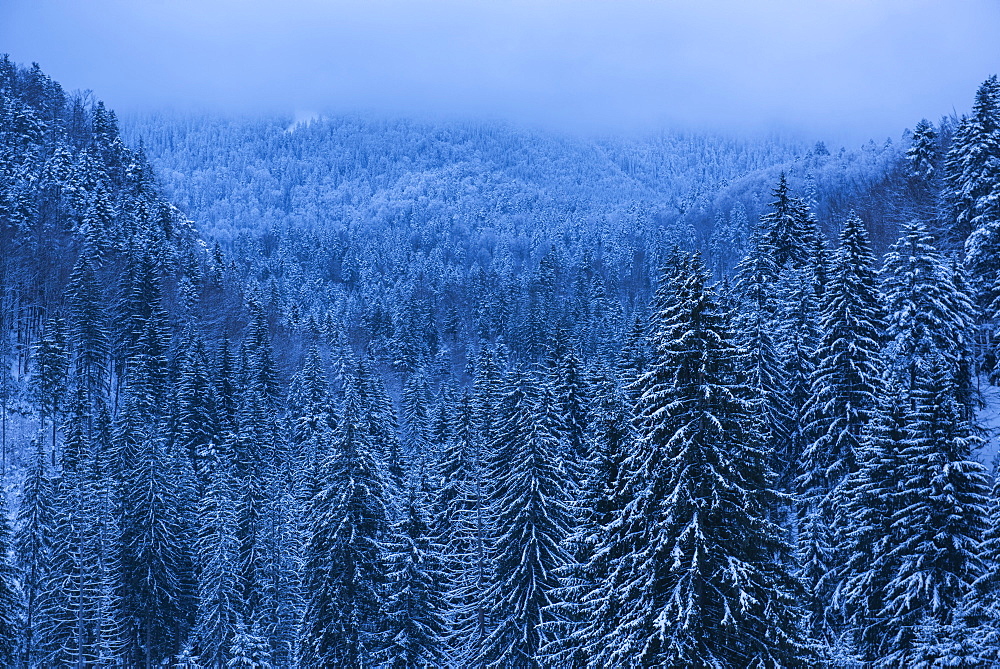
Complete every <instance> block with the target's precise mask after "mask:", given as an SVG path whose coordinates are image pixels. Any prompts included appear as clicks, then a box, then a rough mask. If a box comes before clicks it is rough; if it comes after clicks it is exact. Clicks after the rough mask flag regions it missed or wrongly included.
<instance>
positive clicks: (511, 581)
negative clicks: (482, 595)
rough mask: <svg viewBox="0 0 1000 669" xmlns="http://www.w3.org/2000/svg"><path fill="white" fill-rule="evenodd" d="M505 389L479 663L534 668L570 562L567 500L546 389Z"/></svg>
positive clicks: (514, 378)
mask: <svg viewBox="0 0 1000 669" xmlns="http://www.w3.org/2000/svg"><path fill="white" fill-rule="evenodd" d="M506 385H507V390H506V393H505V394H504V396H503V399H502V400H501V404H500V407H499V414H498V418H499V424H498V427H497V431H496V433H495V435H494V445H493V447H492V448H491V453H490V459H489V464H488V466H489V473H490V478H491V479H492V480H493V481H494V482H495V483H494V485H493V487H492V489H491V499H490V505H491V511H492V514H493V515H494V517H495V519H496V520H495V527H494V533H495V534H494V540H493V545H494V555H495V566H496V572H495V580H494V581H493V583H492V584H491V587H490V590H489V592H488V593H487V598H488V599H487V601H488V606H489V611H490V617H491V619H492V620H493V623H494V625H495V627H494V628H493V629H492V630H491V631H490V634H489V636H488V637H487V638H486V639H485V641H484V643H483V646H482V648H481V651H480V652H481V657H480V660H481V661H482V662H483V663H484V664H487V665H490V666H514V667H535V666H540V663H541V657H542V654H541V649H542V646H543V645H544V644H545V641H546V639H545V636H544V629H545V628H544V624H545V622H546V620H547V617H548V614H547V611H546V608H547V607H548V606H549V605H551V604H552V603H553V591H554V590H555V589H556V587H557V586H558V578H557V573H558V571H559V569H560V568H562V567H563V566H564V565H565V564H566V563H567V561H568V556H567V555H566V554H565V551H564V548H563V541H564V539H565V538H566V535H567V533H568V528H569V523H570V517H569V506H568V503H569V496H568V494H567V492H566V486H567V477H566V474H565V471H564V469H563V467H562V466H561V465H562V458H561V457H560V455H559V452H560V444H559V435H558V432H557V429H558V425H557V424H556V423H555V421H554V420H553V418H552V413H553V408H554V405H555V398H554V396H553V393H552V390H551V388H549V387H548V386H547V385H536V383H535V382H534V381H533V379H531V378H530V377H527V376H526V375H524V374H522V373H519V372H514V373H512V375H511V376H510V378H509V379H508V380H507V384H506Z"/></svg>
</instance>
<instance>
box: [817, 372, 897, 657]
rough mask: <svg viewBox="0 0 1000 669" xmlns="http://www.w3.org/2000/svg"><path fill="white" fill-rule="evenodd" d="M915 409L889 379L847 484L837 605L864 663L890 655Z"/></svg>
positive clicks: (883, 388) (883, 385) (879, 395)
mask: <svg viewBox="0 0 1000 669" xmlns="http://www.w3.org/2000/svg"><path fill="white" fill-rule="evenodd" d="M909 410H910V400H909V397H908V394H907V393H906V392H904V391H902V390H901V389H900V388H899V387H898V386H896V385H895V384H893V383H892V382H891V381H885V382H884V383H883V384H882V387H881V389H880V391H879V393H878V403H877V405H876V408H875V413H874V415H873V417H872V419H871V421H870V422H869V424H868V428H867V430H866V433H865V436H864V440H863V442H862V447H861V450H860V451H859V452H858V470H857V471H856V472H854V473H852V474H850V475H849V476H848V478H847V480H846V481H845V482H844V485H843V488H844V490H843V495H842V496H841V497H842V499H843V501H844V505H845V506H844V516H845V517H846V518H848V519H849V523H848V524H847V526H846V528H844V529H843V531H842V534H841V542H842V543H841V549H842V551H843V554H844V556H845V557H844V560H843V563H842V565H841V566H840V568H839V569H838V571H836V572H833V573H834V574H835V575H836V576H837V583H836V585H837V592H836V606H837V608H838V609H841V610H843V611H844V614H845V619H846V620H847V622H848V624H849V628H850V632H851V636H852V637H853V638H852V639H851V642H852V645H853V646H854V647H855V648H856V649H857V653H858V656H859V657H860V659H861V660H862V661H864V662H875V661H876V660H877V659H878V658H880V657H882V656H884V654H885V652H886V642H887V640H888V638H889V627H888V626H889V625H890V624H891V622H892V621H891V619H889V618H888V617H887V615H886V613H885V610H884V609H885V603H886V596H887V591H888V586H889V582H890V580H891V579H892V578H893V575H894V574H895V572H896V569H897V568H898V561H897V559H896V557H895V556H894V555H892V554H891V550H892V548H893V546H895V545H896V543H897V541H898V536H897V534H896V531H895V530H894V529H893V517H894V516H895V514H896V513H897V512H898V511H899V510H900V503H901V500H900V494H901V492H902V489H901V486H902V481H901V480H900V472H901V469H902V466H903V461H902V455H901V453H902V450H903V448H904V443H905V441H906V439H907V421H908V415H909Z"/></svg>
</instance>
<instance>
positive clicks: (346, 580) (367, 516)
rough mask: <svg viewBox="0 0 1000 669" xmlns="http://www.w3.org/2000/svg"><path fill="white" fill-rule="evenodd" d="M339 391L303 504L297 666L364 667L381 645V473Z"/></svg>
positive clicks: (384, 523) (352, 404) (354, 399)
mask: <svg viewBox="0 0 1000 669" xmlns="http://www.w3.org/2000/svg"><path fill="white" fill-rule="evenodd" d="M367 411H370V407H367V406H363V405H362V404H361V402H360V401H359V397H358V392H357V390H356V389H355V388H354V387H349V388H348V389H347V392H346V395H345V398H344V405H343V408H342V412H341V415H340V416H339V419H338V426H337V430H336V432H335V433H334V435H333V443H332V444H331V450H330V455H329V456H328V457H327V459H326V461H325V462H324V463H323V466H322V468H321V472H320V480H319V489H318V491H317V492H316V494H315V495H314V496H313V499H312V503H311V506H310V532H309V541H308V544H307V545H306V552H305V563H306V591H307V593H308V599H307V602H306V608H305V613H304V616H303V620H302V631H301V637H302V663H303V665H304V666H307V667H329V666H337V667H364V666H367V665H368V664H369V663H370V662H371V661H372V660H373V658H374V657H376V654H377V653H378V652H379V651H380V650H382V648H384V646H385V639H384V627H385V626H384V620H383V619H382V615H383V614H384V611H385V583H384V579H385V573H386V564H385V561H386V556H385V540H386V536H387V533H388V530H389V528H388V521H389V519H388V512H387V506H388V502H387V499H386V494H387V486H386V476H387V474H386V471H385V470H386V467H385V464H384V462H383V461H382V460H381V459H380V458H379V457H378V445H377V444H374V443H372V440H371V436H370V433H369V431H368V430H367V429H366V426H365V425H364V417H365V413H366V412H367Z"/></svg>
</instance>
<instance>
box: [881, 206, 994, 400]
mask: <svg viewBox="0 0 1000 669" xmlns="http://www.w3.org/2000/svg"><path fill="white" fill-rule="evenodd" d="M955 279H956V275H955V268H953V267H952V265H951V263H949V262H948V261H947V260H946V259H945V258H944V257H943V256H942V255H941V253H940V251H938V249H937V248H936V247H935V245H934V241H933V238H932V236H931V234H930V232H929V231H928V230H927V227H926V225H925V224H924V223H923V222H921V221H910V222H907V223H905V224H903V226H902V229H901V232H900V237H899V240H898V241H897V242H896V243H895V244H894V245H893V246H892V248H891V249H890V250H889V253H887V254H886V256H885V263H884V265H883V267H882V292H883V294H884V295H885V303H886V325H887V327H886V340H887V350H886V359H887V360H888V361H889V370H890V372H891V374H892V375H893V378H894V379H895V381H896V383H897V384H898V385H900V386H901V387H902V388H903V389H911V388H913V387H914V385H915V384H916V379H917V375H918V370H919V368H920V366H921V364H923V365H925V366H926V365H930V364H937V363H938V362H940V363H943V364H944V365H945V369H946V370H947V371H948V372H949V374H951V378H952V380H953V381H954V382H955V383H956V384H957V385H956V388H955V391H956V393H957V395H956V397H957V398H958V399H959V400H960V401H961V403H962V404H963V406H964V411H965V415H966V416H968V415H971V411H972V409H973V406H974V403H975V397H976V393H975V390H974V388H973V387H972V384H973V381H974V380H973V375H972V373H971V369H972V368H973V361H972V359H971V357H972V347H971V342H972V339H973V335H972V329H973V327H974V324H975V319H976V312H975V307H974V305H973V304H972V302H971V300H970V298H969V296H968V295H967V294H965V292H964V291H963V290H962V288H961V285H959V284H956V280H955ZM938 359H940V360H938Z"/></svg>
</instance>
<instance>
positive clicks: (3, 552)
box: [0, 489, 23, 667]
mask: <svg viewBox="0 0 1000 669" xmlns="http://www.w3.org/2000/svg"><path fill="white" fill-rule="evenodd" d="M13 549H14V535H13V531H12V530H11V526H10V514H9V512H8V511H7V491H6V490H3V489H0V664H2V665H3V666H7V667H13V666H14V665H16V664H17V649H18V644H17V640H18V626H19V620H20V617H21V614H22V606H23V603H22V601H21V593H20V588H19V584H20V578H19V573H18V569H17V567H15V566H14V562H13V561H12V560H11V555H12V554H13Z"/></svg>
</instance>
